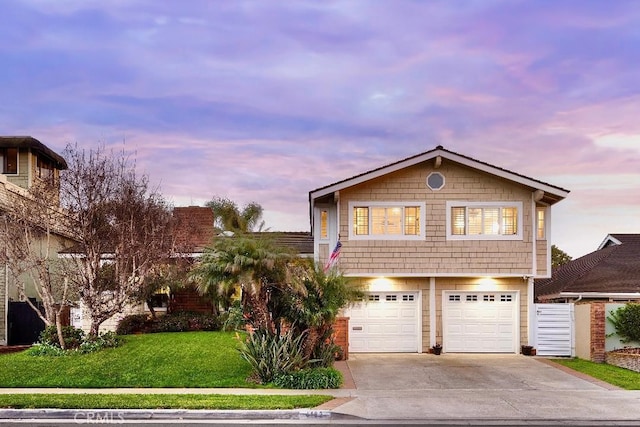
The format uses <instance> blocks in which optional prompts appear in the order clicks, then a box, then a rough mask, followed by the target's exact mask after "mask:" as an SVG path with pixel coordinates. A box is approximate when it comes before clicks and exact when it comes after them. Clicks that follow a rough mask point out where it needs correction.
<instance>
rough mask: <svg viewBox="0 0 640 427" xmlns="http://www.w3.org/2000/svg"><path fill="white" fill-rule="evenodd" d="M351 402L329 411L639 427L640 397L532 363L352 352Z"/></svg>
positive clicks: (434, 419) (501, 358)
mask: <svg viewBox="0 0 640 427" xmlns="http://www.w3.org/2000/svg"><path fill="white" fill-rule="evenodd" d="M348 367H349V369H350V371H351V374H352V376H353V379H354V382H355V385H356V388H357V390H356V392H355V395H356V398H355V399H353V400H351V401H349V402H347V403H345V404H343V405H341V406H339V407H337V408H334V409H333V413H334V414H343V415H353V416H357V417H362V418H366V419H377V420H430V421H431V422H436V423H437V422H439V421H440V422H444V421H448V422H450V421H451V420H454V421H455V420H457V421H460V422H463V421H464V422H473V421H476V422H480V421H481V422H500V423H514V424H519V423H522V422H525V421H526V422H529V421H535V422H543V421H545V422H549V423H556V422H561V423H563V424H564V423H577V424H583V423H585V422H587V421H590V422H597V423H599V424H611V423H620V422H622V423H623V424H626V425H640V392H638V391H624V390H619V389H615V388H612V387H607V386H604V385H602V384H599V383H597V382H592V381H588V380H585V379H582V378H579V377H577V376H575V375H572V374H569V373H567V372H564V371H563V370H560V369H558V368H556V367H554V366H552V365H550V364H547V363H543V362H542V361H540V360H536V358H532V357H525V356H521V355H484V354H444V355H440V356H435V355H431V354H356V355H353V354H352V355H350V360H349V361H348Z"/></svg>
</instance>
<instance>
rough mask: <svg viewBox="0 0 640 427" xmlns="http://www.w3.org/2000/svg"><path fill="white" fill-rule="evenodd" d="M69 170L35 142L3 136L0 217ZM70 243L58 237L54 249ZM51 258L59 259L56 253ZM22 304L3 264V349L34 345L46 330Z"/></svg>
mask: <svg viewBox="0 0 640 427" xmlns="http://www.w3.org/2000/svg"><path fill="white" fill-rule="evenodd" d="M66 168H67V163H66V162H65V160H64V158H62V157H61V156H60V155H58V154H56V153H55V152H54V151H52V150H51V149H49V148H48V147H46V146H45V145H44V144H43V143H41V142H40V141H38V140H37V139H35V138H32V137H30V136H0V213H1V212H2V211H10V210H11V209H12V204H13V202H12V200H15V198H16V197H27V194H28V193H27V191H26V190H28V189H30V188H31V187H32V186H34V185H38V183H39V181H41V180H54V181H57V180H58V179H59V173H60V170H62V169H66ZM69 242H70V240H69V239H68V237H65V236H63V235H62V234H58V235H56V243H55V245H54V248H56V249H59V248H62V247H64V246H66V245H67V244H68V243H69ZM52 256H53V257H57V254H56V253H55V251H54V252H53V253H52ZM26 293H27V297H29V298H32V299H35V298H36V293H35V289H34V288H33V285H29V283H27V286H26ZM20 300H21V298H20V296H19V295H18V291H17V289H16V287H15V285H14V283H13V282H12V280H11V277H10V274H9V271H8V267H7V265H5V264H2V263H0V345H6V344H7V343H9V344H18V343H23V342H24V341H27V342H28V341H30V342H32V341H31V337H32V336H34V335H35V336H36V337H37V334H38V333H39V330H41V328H42V327H43V326H42V322H41V321H39V320H38V319H37V316H36V315H35V313H33V312H32V311H31V308H29V307H26V303H21V302H20ZM10 312H11V313H10ZM10 315H11V316H12V317H11V319H10V318H9V316H10ZM14 315H15V316H14ZM16 316H17V317H16Z"/></svg>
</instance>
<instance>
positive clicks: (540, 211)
mask: <svg viewBox="0 0 640 427" xmlns="http://www.w3.org/2000/svg"><path fill="white" fill-rule="evenodd" d="M536 214H537V224H538V225H537V233H536V234H537V236H538V239H546V233H545V229H546V227H545V217H544V216H545V209H544V208H537V209H536Z"/></svg>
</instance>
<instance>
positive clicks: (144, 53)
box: [0, 0, 640, 258]
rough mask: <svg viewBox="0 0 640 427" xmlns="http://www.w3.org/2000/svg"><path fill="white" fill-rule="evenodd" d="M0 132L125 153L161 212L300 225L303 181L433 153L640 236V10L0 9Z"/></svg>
mask: <svg viewBox="0 0 640 427" xmlns="http://www.w3.org/2000/svg"><path fill="white" fill-rule="evenodd" d="M0 58H1V61H2V67H0V97H1V99H2V103H1V104H0V129H1V132H0V133H1V134H3V135H31V136H33V137H35V138H37V139H39V140H40V141H42V142H43V143H45V144H46V145H48V146H49V147H51V148H53V149H54V150H56V151H57V152H62V151H63V150H64V148H65V146H66V145H67V144H68V143H76V142H77V143H78V145H79V146H80V147H86V148H90V147H95V146H98V145H99V144H101V143H102V144H106V145H107V146H114V147H119V148H121V147H122V144H123V141H124V145H125V147H126V149H127V150H130V151H135V152H136V156H137V162H138V165H139V166H140V168H141V170H142V171H144V172H146V173H148V174H149V175H150V177H151V179H152V180H153V181H154V182H156V183H158V184H159V185H160V188H161V191H162V193H163V194H164V195H165V197H166V198H167V199H168V200H169V201H171V202H172V203H173V204H174V205H176V206H186V205H192V204H193V205H202V204H203V203H204V202H206V201H207V200H210V199H211V198H212V197H213V196H215V195H218V196H225V197H229V198H231V199H233V200H235V201H237V202H238V203H239V204H240V205H244V204H246V203H248V202H250V201H256V202H258V203H260V204H261V205H262V206H263V207H264V209H265V216H264V219H265V221H266V226H267V227H269V228H270V229H271V231H308V230H309V207H308V192H309V191H310V190H314V189H316V188H318V187H322V186H325V185H327V184H330V183H333V182H336V181H339V180H342V179H344V178H348V177H351V176H353V175H356V174H359V173H362V172H364V171H367V170H370V169H372V168H375V167H378V166H382V165H385V164H388V163H392V162H394V161H397V160H400V159H403V158H405V157H408V156H411V155H414V154H418V153H421V152H424V151H428V150H431V149H433V148H434V147H436V146H437V145H443V146H444V147H445V148H446V149H448V150H451V151H455V152H458V153H461V154H464V155H467V156H471V157H473V158H476V159H478V160H481V161H485V162H488V163H491V164H493V165H496V166H499V167H503V168H506V169H509V170H512V171H515V172H518V173H521V174H524V175H527V176H529V177H532V178H536V179H539V180H542V181H545V182H549V183H551V184H554V185H556V186H560V187H563V188H565V189H568V190H571V193H570V194H569V197H568V198H567V199H566V200H564V201H563V202H561V203H559V204H558V205H556V207H555V208H554V210H553V215H554V216H553V230H552V243H554V244H556V245H558V246H559V247H560V248H561V249H563V250H564V251H566V252H567V253H569V255H571V256H573V257H574V258H575V257H578V256H581V255H584V254H586V253H588V252H591V251H593V250H595V249H596V248H597V246H598V245H599V244H600V243H601V242H602V240H603V239H604V238H605V237H606V235H607V234H609V233H640V1H622V0H616V1H605V0H602V1H588V0H575V1H563V0H537V1H533V0H531V1H517V0H512V1H500V0H479V1H465V0H458V1H453V0H442V1H400V0H393V1H384V0H375V1H374V0H370V1H344V2H335V1H324V0H323V1H288V2H287V1H264V0H256V1H226V0H225V1H210V0H197V1H158V0H142V1H134V0H126V1H125V0H110V1H104V0H102V1H92V0H55V1H51V0H23V1H17V0H3V2H2V12H1V14H0Z"/></svg>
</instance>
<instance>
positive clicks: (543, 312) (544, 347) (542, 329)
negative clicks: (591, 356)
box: [533, 304, 576, 357]
mask: <svg viewBox="0 0 640 427" xmlns="http://www.w3.org/2000/svg"><path fill="white" fill-rule="evenodd" d="M534 310H535V313H534V314H535V315H534V316H533V327H534V328H535V329H534V330H535V334H534V336H535V340H536V342H535V343H533V345H534V347H535V348H536V354H537V355H539V356H571V357H573V356H575V347H576V346H575V327H574V324H575V315H574V304H534Z"/></svg>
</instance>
